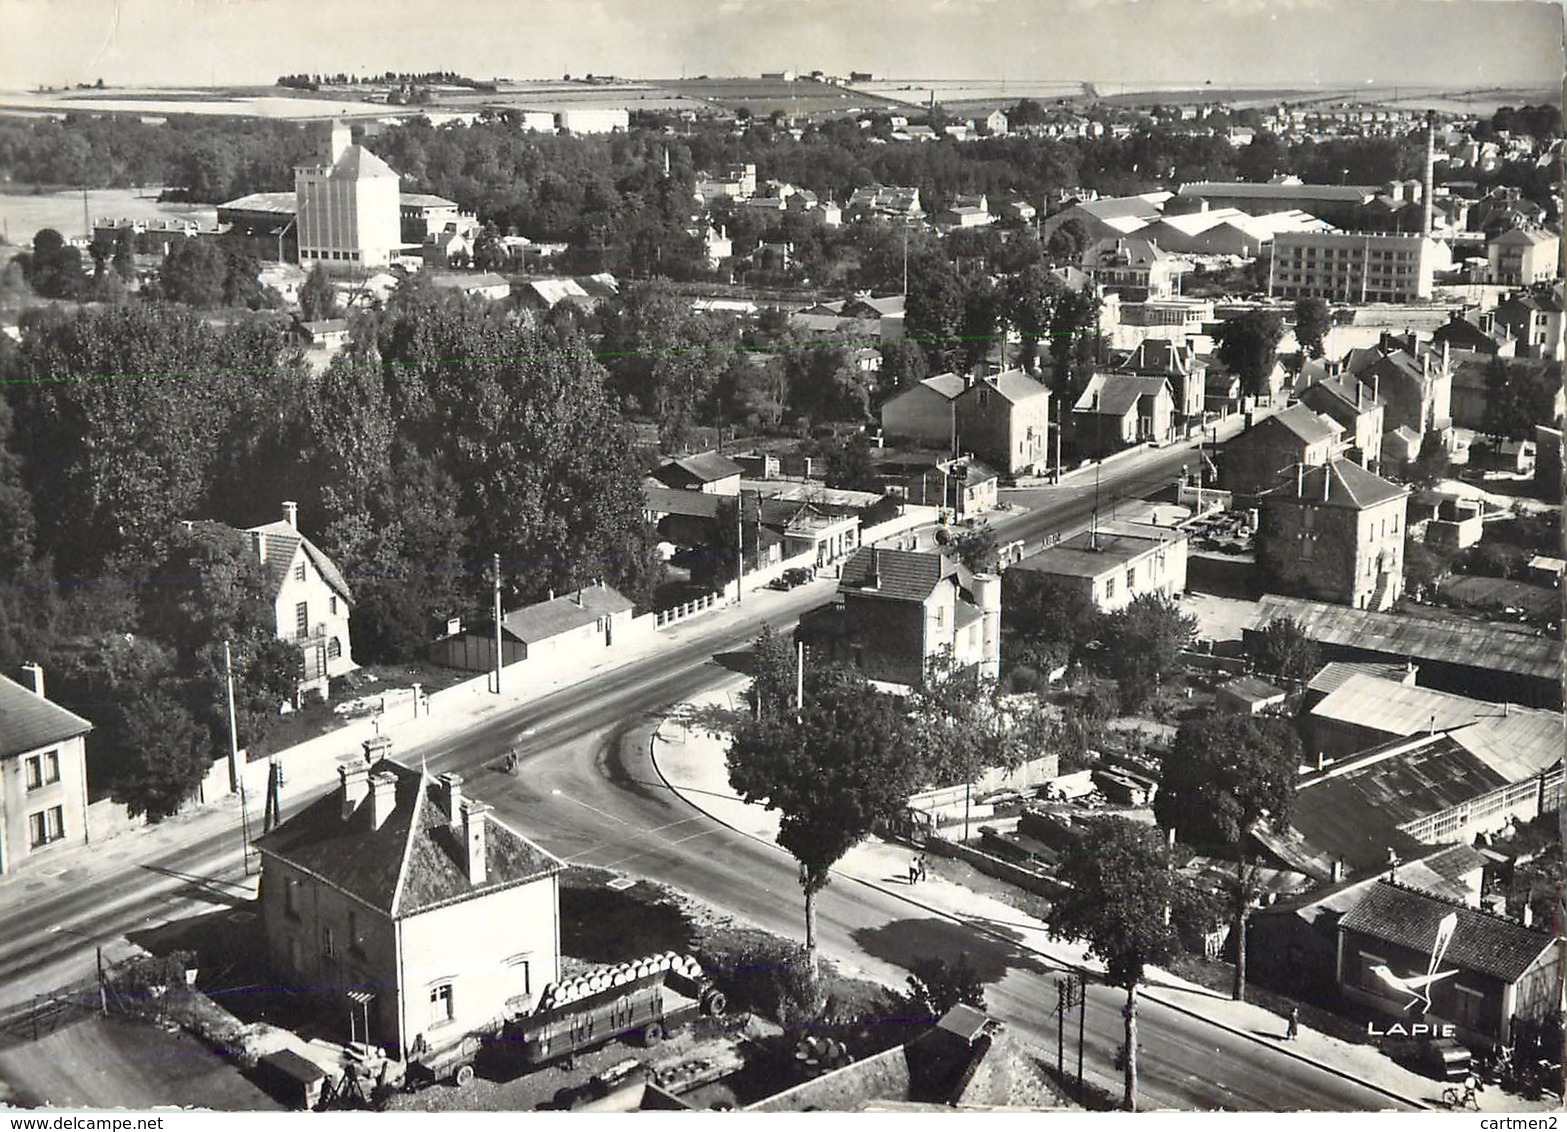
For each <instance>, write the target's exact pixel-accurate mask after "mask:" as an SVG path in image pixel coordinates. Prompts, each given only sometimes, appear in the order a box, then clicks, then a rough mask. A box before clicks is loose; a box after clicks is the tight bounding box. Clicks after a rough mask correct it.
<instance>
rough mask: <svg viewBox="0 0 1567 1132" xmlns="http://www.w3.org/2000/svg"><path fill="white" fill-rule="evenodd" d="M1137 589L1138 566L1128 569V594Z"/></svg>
mask: <svg viewBox="0 0 1567 1132" xmlns="http://www.w3.org/2000/svg"><path fill="white" fill-rule="evenodd" d="M1136 588H1137V567H1136V566H1128V567H1127V568H1126V589H1127V592H1128V593H1130V592H1131V591H1132V590H1134V589H1136Z"/></svg>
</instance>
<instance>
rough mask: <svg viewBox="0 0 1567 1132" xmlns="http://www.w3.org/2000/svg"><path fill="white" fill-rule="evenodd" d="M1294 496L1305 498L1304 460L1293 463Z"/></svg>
mask: <svg viewBox="0 0 1567 1132" xmlns="http://www.w3.org/2000/svg"><path fill="white" fill-rule="evenodd" d="M1295 498H1296V499H1304V498H1306V464H1305V461H1302V462H1300V463H1299V464H1296V465H1295Z"/></svg>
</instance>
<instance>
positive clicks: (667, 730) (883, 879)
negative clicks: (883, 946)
mask: <svg viewBox="0 0 1567 1132" xmlns="http://www.w3.org/2000/svg"><path fill="white" fill-rule="evenodd" d="M746 686H747V681H746V679H745V678H744V677H737V678H736V679H735V680H733V681H730V682H728V683H727V684H725V685H724V686H723V687H722V688H719V689H715V690H714V691H712V692H710V693H708V694H707V695H705V696H703V697H700V698H699V699H697V700H695V701H693V702H692V703H691V704H690V705H682V709H684V710H683V711H679V712H677V713H676V714H675V717H674V718H673V719H671V720H670V721H669V722H666V723H664V724H663V725H662V726H661V727H660V728H659V731H658V735H657V741H656V742H655V743H654V747H653V759H654V763H655V765H656V767H657V769H658V773H659V776H660V777H661V778H663V780H664V781H665V782H666V783H667V784H668V785H669V787H670V788H671V789H672V790H674V791H675V792H676V793H677V794H679V795H681V796H682V797H683V798H685V799H686V800H687V801H688V802H690V803H691V804H692V805H693V806H695V807H696V808H697V809H699V810H701V811H703V812H704V813H706V814H707V815H708V816H710V817H712V818H714V819H715V820H717V821H720V822H722V823H723V824H725V825H727V826H729V827H731V828H733V829H735V830H738V831H739V832H741V833H745V834H747V835H749V836H751V837H755V838H757V839H759V840H762V841H766V842H769V843H771V842H773V841H774V839H775V838H776V836H777V833H778V816H777V814H776V813H774V812H771V811H768V810H765V809H763V808H762V807H761V806H753V805H749V804H747V803H746V802H743V801H741V799H740V798H739V797H738V796H736V794H735V793H734V791H733V790H732V789H731V788H730V786H729V779H728V772H727V770H726V769H725V766H724V750H725V748H726V746H727V743H728V737H727V736H726V735H722V734H715V733H713V732H712V731H709V730H707V729H705V728H704V727H703V726H702V724H699V723H696V722H694V721H691V722H689V723H682V722H681V721H680V717H681V715H685V716H686V718H687V719H688V720H689V719H691V709H696V711H697V712H699V713H700V715H699V717H700V718H701V719H703V720H704V721H705V722H707V724H708V726H709V727H711V726H714V725H715V724H717V723H718V722H720V713H721V711H723V710H733V709H735V708H736V707H737V706H738V705H740V703H741V701H740V698H739V697H740V694H741V693H742V692H743V691H744V690H745V688H746ZM715 708H716V709H719V710H718V711H714V710H713V709H715ZM909 858H910V851H909V849H908V847H906V846H903V845H894V844H890V843H888V842H885V841H882V840H880V839H876V838H871V839H868V840H866V841H864V842H861V843H860V844H859V845H858V846H856V847H855V848H853V849H851V850H850V851H849V852H848V853H847V854H846V855H845V856H844V858H843V860H842V861H841V862H839V864H838V867H837V868H835V869H834V870H833V871H834V873H835V874H836V875H838V876H840V877H843V878H845V879H848V880H853V881H858V882H860V883H862V884H867V885H870V886H871V887H873V888H877V889H880V890H881V891H883V892H885V893H887V894H888V895H891V896H896V897H898V898H900V899H903V900H907V901H909V902H910V903H911V904H915V905H917V906H919V907H922V908H924V909H926V910H928V911H931V912H934V913H937V914H938V915H942V916H947V917H950V918H952V919H954V920H958V921H961V922H963V923H966V924H969V925H971V926H973V927H976V928H978V929H979V930H981V931H984V930H986V927H985V925H986V922H987V921H990V922H997V923H1004V924H1005V925H1006V927H1007V937H1008V939H1009V940H1010V941H1012V942H1014V943H1015V944H1016V946H1018V947H1021V948H1025V949H1027V950H1030V951H1033V952H1035V953H1037V954H1039V955H1041V956H1043V957H1044V958H1046V959H1047V960H1049V961H1050V962H1052V963H1056V964H1059V965H1062V966H1066V967H1081V968H1084V969H1086V970H1088V971H1090V972H1093V973H1096V974H1102V973H1103V965H1102V964H1099V963H1096V962H1087V963H1085V962H1084V958H1083V948H1082V947H1081V946H1080V945H1076V946H1075V945H1073V944H1070V943H1065V942H1062V941H1060V940H1054V939H1051V938H1050V935H1049V931H1048V929H1047V928H1046V927H1045V925H1044V924H1043V923H1042V922H1041V921H1039V920H1037V919H1034V918H1033V917H1030V916H1028V915H1027V914H1026V913H1024V912H1021V911H1019V910H1018V909H1016V908H1014V907H1012V906H1011V905H1009V904H1004V903H1002V902H1001V901H1000V900H996V899H994V898H992V897H989V896H986V895H983V894H981V893H977V892H974V891H973V890H971V889H968V888H964V887H962V886H961V885H957V884H954V883H952V882H950V881H946V880H943V879H942V878H941V877H939V876H931V877H929V878H927V879H925V880H923V881H921V882H920V883H919V884H918V885H915V886H910V885H909V884H908V882H907V880H906V877H907V875H908V867H909ZM1143 994H1144V996H1145V997H1147V998H1150V999H1153V1000H1154V1001H1156V1002H1159V1003H1161V1004H1163V1005H1165V1006H1168V1007H1172V1008H1174V1009H1176V1010H1180V1011H1183V1012H1185V1013H1188V1014H1191V1015H1193V1016H1195V1017H1198V1018H1202V1019H1205V1020H1207V1021H1209V1022H1212V1023H1214V1024H1215V1025H1218V1026H1221V1027H1223V1028H1224V1029H1226V1030H1229V1031H1230V1032H1232V1033H1234V1034H1238V1035H1241V1036H1243V1037H1246V1038H1248V1039H1250V1040H1253V1041H1256V1042H1258V1043H1259V1044H1261V1045H1265V1046H1268V1047H1269V1048H1271V1049H1274V1050H1277V1051H1279V1052H1281V1053H1284V1054H1287V1055H1289V1056H1293V1057H1298V1058H1300V1059H1301V1060H1303V1061H1308V1062H1311V1063H1313V1064H1315V1065H1317V1066H1319V1067H1320V1068H1323V1069H1325V1070H1327V1071H1328V1072H1332V1073H1336V1074H1338V1075H1340V1076H1343V1077H1346V1078H1349V1079H1352V1080H1355V1081H1358V1082H1360V1083H1361V1084H1364V1085H1368V1086H1371V1087H1373V1088H1377V1089H1381V1090H1383V1091H1385V1092H1387V1093H1390V1094H1392V1095H1393V1096H1395V1097H1397V1098H1399V1099H1401V1100H1404V1101H1406V1102H1409V1103H1413V1104H1417V1105H1420V1104H1423V1105H1434V1104H1436V1103H1437V1101H1438V1098H1439V1097H1440V1096H1441V1092H1442V1085H1441V1083H1440V1082H1437V1081H1434V1080H1431V1079H1429V1078H1426V1077H1422V1076H1420V1075H1418V1074H1415V1073H1411V1072H1409V1071H1407V1070H1405V1069H1403V1068H1401V1067H1400V1066H1398V1065H1396V1064H1394V1062H1393V1061H1392V1060H1391V1059H1389V1058H1388V1057H1386V1056H1385V1055H1384V1054H1382V1053H1381V1052H1380V1051H1378V1050H1377V1049H1375V1048H1374V1047H1372V1046H1366V1045H1352V1044H1350V1043H1348V1042H1344V1041H1341V1040H1339V1039H1338V1038H1334V1037H1330V1036H1328V1035H1326V1034H1322V1033H1319V1032H1317V1031H1314V1030H1311V1029H1309V1028H1307V1027H1305V1026H1302V1027H1301V1029H1300V1036H1299V1037H1298V1038H1297V1039H1296V1040H1295V1041H1293V1042H1288V1043H1286V1042H1283V1041H1281V1040H1273V1039H1270V1038H1267V1037H1265V1036H1264V1035H1278V1037H1279V1038H1282V1036H1283V1031H1284V1020H1283V1019H1282V1018H1280V1017H1279V1016H1278V1015H1276V1014H1274V1013H1273V1012H1271V1011H1269V1010H1265V1009H1263V1008H1262V1007H1260V1006H1255V1005H1253V1004H1251V1003H1245V1002H1235V1001H1233V1000H1231V999H1229V998H1227V997H1225V996H1222V995H1218V994H1216V993H1215V992H1213V991H1211V990H1209V989H1207V988H1206V987H1201V986H1198V985H1197V984H1195V983H1191V982H1188V981H1186V980H1185V979H1182V978H1180V977H1178V976H1176V975H1173V974H1171V973H1169V972H1166V971H1162V970H1158V969H1150V971H1149V972H1148V984H1147V986H1146V988H1145V990H1144V992H1143ZM1480 1107H1481V1108H1482V1110H1484V1111H1488V1112H1523V1111H1535V1110H1534V1109H1530V1108H1529V1107H1528V1103H1527V1102H1525V1101H1524V1100H1523V1099H1522V1098H1519V1097H1515V1096H1510V1095H1507V1094H1504V1093H1502V1091H1501V1090H1500V1089H1487V1090H1485V1091H1484V1092H1482V1093H1481V1094H1480Z"/></svg>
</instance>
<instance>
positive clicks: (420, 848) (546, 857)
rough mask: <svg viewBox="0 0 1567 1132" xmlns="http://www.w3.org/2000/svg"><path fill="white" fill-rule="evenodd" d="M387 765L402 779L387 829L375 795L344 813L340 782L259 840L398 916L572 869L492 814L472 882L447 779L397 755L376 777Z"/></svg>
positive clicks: (383, 768)
mask: <svg viewBox="0 0 1567 1132" xmlns="http://www.w3.org/2000/svg"><path fill="white" fill-rule="evenodd" d="M382 772H388V773H391V774H393V775H395V776H396V778H397V785H396V787H395V791H396V801H395V804H394V806H393V808H392V812H391V813H390V814H389V815H388V816H387V817H386V818H385V819H384V820H383V822H382V823H381V828H380V829H372V828H371V827H370V806H369V804H368V800H367V801H364V802H361V803H360V804H359V806H358V808H357V809H355V810H354V811H353V812H352V813H351V814H350V816H349V817H348V819H347V820H344V818H343V816H342V806H343V800H342V789H341V787H339V788H338V789H337V790H333V791H330V792H328V793H327V794H325V795H324V796H322V797H320V798H317V799H316V800H315V801H314V802H312V803H311V804H310V805H308V806H306V807H305V808H304V809H303V810H301V811H300V812H299V813H297V814H295V815H294V816H293V817H291V818H289V819H288V820H287V821H285V822H283V824H281V825H280V826H278V827H277V828H276V829H274V830H273V831H272V832H271V833H267V834H263V835H262V836H261V837H260V838H258V839H257V840H256V847H257V848H258V849H260V850H261V851H262V853H263V854H265V855H270V856H273V857H276V858H277V859H278V860H281V861H284V862H286V863H288V864H290V865H293V866H294V867H296V868H298V869H301V870H303V871H304V872H306V873H309V874H311V875H312V876H315V877H317V878H319V879H320V880H322V881H324V882H325V883H327V884H329V885H331V886H332V887H333V888H336V889H338V890H339V891H342V892H345V893H347V894H348V895H350V896H352V897H354V898H356V899H358V900H360V901H363V902H364V903H365V904H368V905H369V906H370V907H372V908H374V909H376V910H377V911H380V912H384V913H386V914H387V915H389V916H391V917H392V918H394V919H400V918H403V917H406V916H412V915H415V914H416V913H419V912H425V911H429V910H430V909H432V908H437V907H440V906H442V905H445V904H454V903H457V902H458V901H462V900H469V899H472V898H474V897H477V896H483V895H486V894H488V893H491V892H498V891H501V890H502V889H507V888H513V887H516V886H517V885H519V884H526V883H528V882H530V881H535V880H542V879H544V878H545V877H549V876H552V875H553V874H555V873H558V872H561V871H563V870H564V869H565V867H566V866H565V863H564V862H562V861H561V860H560V859H558V858H557V857H555V856H553V855H552V854H550V853H547V852H546V851H545V850H543V849H541V848H540V847H539V846H537V845H535V844H534V843H533V842H532V841H529V840H528V839H527V838H526V837H523V836H522V835H521V834H520V833H517V832H516V831H515V830H513V829H511V828H510V827H508V826H506V825H503V824H502V823H501V822H499V821H497V820H495V818H494V816H493V814H489V815H486V817H485V824H486V829H485V879H484V881H483V882H482V883H480V884H477V885H474V884H470V883H469V881H468V870H467V866H466V862H465V860H464V858H463V854H464V853H465V848H464V846H463V845H462V843H461V839H460V837H459V836H458V835H457V834H456V832H455V831H454V830H453V828H452V825H451V823H450V822H449V821H448V819H447V815H446V814H445V812H444V810H443V807H442V797H441V792H442V788H441V786H440V785H439V784H438V783H436V782H434V781H432V780H431V779H430V778H429V777H427V776H426V775H424V774H422V773H420V772H419V771H417V770H413V769H411V768H409V767H405V766H402V765H401V764H399V763H395V762H392V761H391V760H390V759H382V760H380V761H379V762H377V763H375V764H374V765H373V766H371V767H370V768H369V773H370V775H371V776H372V777H373V776H375V775H377V774H380V773H382ZM459 821H460V819H459ZM459 828H460V827H459Z"/></svg>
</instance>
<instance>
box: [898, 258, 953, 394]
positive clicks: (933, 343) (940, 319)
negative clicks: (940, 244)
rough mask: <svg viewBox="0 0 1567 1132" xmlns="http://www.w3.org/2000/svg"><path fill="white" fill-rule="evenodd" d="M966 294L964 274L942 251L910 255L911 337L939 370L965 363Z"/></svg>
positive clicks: (908, 311) (908, 316)
mask: <svg viewBox="0 0 1567 1132" xmlns="http://www.w3.org/2000/svg"><path fill="white" fill-rule="evenodd" d="M967 295H968V291H967V288H965V287H964V285H963V279H962V277H961V276H959V275H958V273H957V270H956V269H955V268H954V267H953V266H952V264H951V262H949V261H948V259H947V258H946V257H945V256H944V255H942V254H941V253H940V252H937V251H922V252H920V253H918V255H915V254H912V253H911V254H910V256H909V293H908V300H907V307H906V313H905V322H906V324H907V330H908V336H909V338H910V339H912V340H913V341H915V342H918V343H919V344H920V345H921V346H922V347H924V350H925V357H926V358H927V359H928V361H929V363H930V368H931V369H932V370H934V371H936V372H937V373H942V372H946V371H950V370H958V369H961V368H962V366H963V325H964V316H965V313H966V309H967V307H966V302H967Z"/></svg>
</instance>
